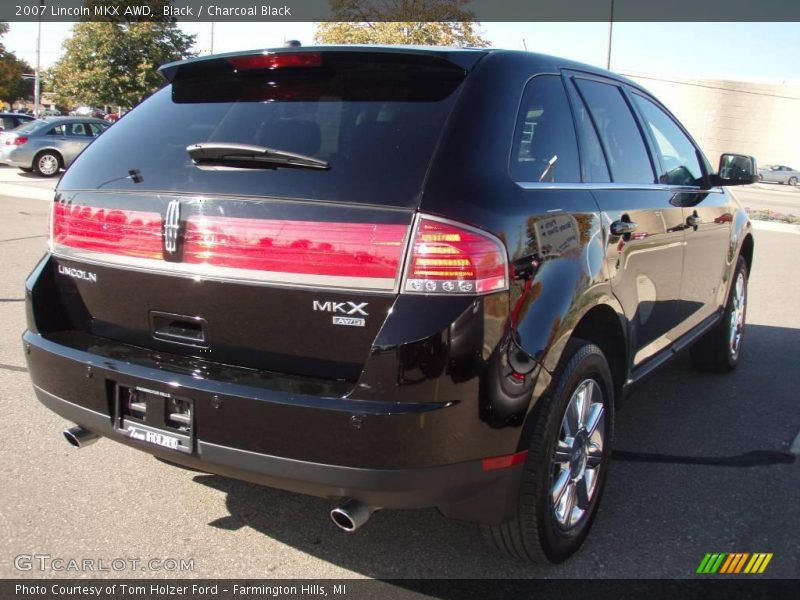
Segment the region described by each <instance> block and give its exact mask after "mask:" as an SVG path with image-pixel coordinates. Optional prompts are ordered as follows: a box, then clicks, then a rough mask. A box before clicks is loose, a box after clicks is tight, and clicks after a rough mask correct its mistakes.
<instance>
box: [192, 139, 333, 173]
mask: <svg viewBox="0 0 800 600" xmlns="http://www.w3.org/2000/svg"><path fill="white" fill-rule="evenodd" d="M186 152H188V153H189V156H190V157H191V159H192V161H193V162H194V164H196V165H197V166H200V167H202V166H223V167H239V168H242V169H277V168H280V167H291V168H300V169H330V165H329V164H328V163H327V161H324V160H320V159H318V158H314V157H313V156H306V155H305V154H296V153H294V152H286V151H285V150H276V149H275V148H267V147H265V146H253V145H250V144H233V143H226V142H204V143H201V144H191V145H189V146H186Z"/></svg>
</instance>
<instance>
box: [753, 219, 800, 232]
mask: <svg viewBox="0 0 800 600" xmlns="http://www.w3.org/2000/svg"><path fill="white" fill-rule="evenodd" d="M750 222H751V223H752V224H753V229H755V230H756V231H774V232H777V233H796V234H800V225H793V224H791V223H775V222H774V221H756V220H753V221H750Z"/></svg>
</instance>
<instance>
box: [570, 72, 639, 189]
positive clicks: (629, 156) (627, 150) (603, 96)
mask: <svg viewBox="0 0 800 600" xmlns="http://www.w3.org/2000/svg"><path fill="white" fill-rule="evenodd" d="M575 83H576V84H577V86H578V89H579V90H580V92H581V94H582V96H583V99H584V101H585V102H586V105H587V106H588V108H589V112H590V114H591V115H592V120H593V121H594V124H595V127H596V128H597V132H598V134H599V136H600V141H601V142H602V144H603V148H604V149H605V155H606V158H607V160H608V166H609V169H610V170H611V177H612V179H613V180H614V181H615V182H620V183H653V182H654V175H653V168H652V166H651V164H650V158H649V154H648V152H647V147H646V146H645V143H644V140H643V139H642V134H641V132H640V131H639V127H638V126H637V125H636V120H635V119H634V117H633V114H632V113H631V111H630V109H629V107H628V103H627V102H626V101H625V98H624V97H623V96H622V90H621V89H620V88H619V87H618V86H616V85H611V84H607V83H601V82H599V81H590V80H588V79H576V80H575Z"/></svg>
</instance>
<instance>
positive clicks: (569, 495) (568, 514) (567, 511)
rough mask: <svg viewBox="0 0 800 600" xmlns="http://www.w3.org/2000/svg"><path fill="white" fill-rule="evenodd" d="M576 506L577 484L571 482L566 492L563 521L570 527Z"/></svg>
mask: <svg viewBox="0 0 800 600" xmlns="http://www.w3.org/2000/svg"><path fill="white" fill-rule="evenodd" d="M574 508H575V484H574V483H570V484H569V486H568V487H567V491H566V493H565V494H564V510H563V512H562V514H563V520H562V523H563V524H564V525H566V526H567V527H569V526H570V525H571V520H572V510H573V509H574Z"/></svg>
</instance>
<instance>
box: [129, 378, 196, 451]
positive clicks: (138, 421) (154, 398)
mask: <svg viewBox="0 0 800 600" xmlns="http://www.w3.org/2000/svg"><path fill="white" fill-rule="evenodd" d="M114 406H115V411H114V415H115V416H114V427H115V429H116V430H117V431H118V432H119V433H120V434H121V435H123V436H125V437H128V438H130V439H133V440H136V441H139V442H143V443H145V444H149V445H152V446H157V447H159V448H164V449H167V450H172V451H175V452H183V453H186V454H191V453H192V452H193V451H194V439H195V435H194V430H195V427H194V402H193V401H192V400H191V399H190V398H185V397H183V396H176V395H173V394H170V393H168V392H162V391H159V390H153V389H149V388H144V387H140V386H132V385H123V384H117V385H116V386H115V393H114Z"/></svg>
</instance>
